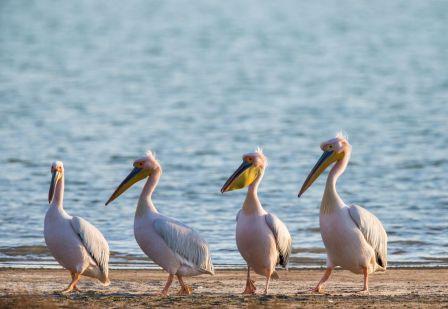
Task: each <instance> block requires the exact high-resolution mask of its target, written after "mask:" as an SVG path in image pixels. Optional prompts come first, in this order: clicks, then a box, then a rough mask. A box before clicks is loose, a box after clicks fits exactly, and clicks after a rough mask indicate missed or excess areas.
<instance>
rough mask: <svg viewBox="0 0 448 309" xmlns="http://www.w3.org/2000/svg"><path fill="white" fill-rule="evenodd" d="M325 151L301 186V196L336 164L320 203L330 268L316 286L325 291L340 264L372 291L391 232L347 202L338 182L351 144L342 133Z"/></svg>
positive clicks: (326, 144) (382, 267)
mask: <svg viewBox="0 0 448 309" xmlns="http://www.w3.org/2000/svg"><path fill="white" fill-rule="evenodd" d="M320 148H321V149H322V150H323V152H324V153H323V154H322V156H321V157H320V159H319V160H318V161H317V163H316V165H315V166H314V167H313V169H312V170H311V172H310V174H309V175H308V177H307V178H306V180H305V182H304V183H303V186H302V188H301V189H300V193H299V197H300V196H302V194H303V193H304V192H305V191H306V190H307V189H308V188H309V187H310V186H311V185H312V183H313V182H314V181H315V180H316V179H317V178H318V177H319V175H320V174H321V173H322V172H323V171H324V170H325V169H326V168H327V167H328V166H329V165H331V164H332V163H334V162H336V164H335V165H334V166H333V168H332V169H331V171H330V173H329V174H328V178H327V183H326V185H325V190H324V195H323V197H322V202H321V206H320V220H319V221H320V233H321V235H322V240H323V242H324V245H325V248H326V250H327V269H326V271H325V273H324V275H323V276H322V279H321V280H320V281H319V283H318V284H317V286H316V287H315V288H314V291H315V292H322V290H323V285H324V283H325V282H326V281H327V280H328V278H329V277H330V275H331V272H332V270H333V269H334V267H336V266H340V267H342V268H343V269H347V270H349V271H351V272H353V273H355V274H363V275H364V287H363V289H362V290H361V292H366V293H368V291H369V282H368V275H369V274H371V273H373V272H375V271H377V270H384V271H385V270H386V267H387V234H386V231H385V230H384V227H383V225H382V224H381V222H380V220H378V218H377V217H375V216H374V215H373V214H371V213H370V212H369V211H367V210H366V209H364V208H362V207H361V206H358V205H350V206H348V205H347V204H345V203H344V201H343V200H342V199H341V198H340V197H339V194H338V193H337V191H336V182H337V180H338V178H339V176H340V175H342V173H343V172H344V171H345V168H346V167H347V164H348V161H349V160H350V154H351V148H352V147H351V145H350V144H349V142H348V140H347V138H346V137H344V136H343V135H342V134H341V133H339V134H337V135H336V137H335V138H333V139H330V140H328V141H326V142H323V143H322V144H321V145H320Z"/></svg>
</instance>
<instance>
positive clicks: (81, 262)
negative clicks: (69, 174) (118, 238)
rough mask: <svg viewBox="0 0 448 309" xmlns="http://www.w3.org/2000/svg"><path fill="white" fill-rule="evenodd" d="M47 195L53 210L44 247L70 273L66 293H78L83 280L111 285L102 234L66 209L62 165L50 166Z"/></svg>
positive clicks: (106, 249) (106, 251)
mask: <svg viewBox="0 0 448 309" xmlns="http://www.w3.org/2000/svg"><path fill="white" fill-rule="evenodd" d="M51 173H52V178H51V184H50V191H49V194H48V202H49V203H50V207H49V208H48V210H47V213H46V215H45V223H44V237H45V243H46V244H47V247H48V249H49V250H50V252H51V254H52V255H53V256H54V258H55V259H56V261H57V262H58V263H59V264H61V265H62V267H64V268H65V269H67V270H68V271H69V272H70V274H71V276H72V282H71V283H70V285H69V286H68V287H67V288H66V289H65V290H64V291H63V292H70V291H72V290H77V291H78V290H79V289H78V287H77V283H78V281H79V280H80V276H81V275H84V276H88V277H92V278H96V279H98V280H99V281H101V282H102V283H103V284H104V285H109V283H110V281H109V275H108V274H109V265H108V264H109V246H108V244H107V241H106V239H105V238H104V236H103V235H102V234H101V232H100V231H99V230H98V229H97V228H95V227H94V226H93V225H91V224H90V223H89V222H87V221H86V220H84V219H83V218H80V217H72V216H70V215H69V214H68V213H67V212H66V211H65V210H64V207H63V199H64V167H63V164H62V162H60V161H58V162H54V163H53V164H52V166H51Z"/></svg>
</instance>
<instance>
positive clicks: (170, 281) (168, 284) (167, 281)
mask: <svg viewBox="0 0 448 309" xmlns="http://www.w3.org/2000/svg"><path fill="white" fill-rule="evenodd" d="M173 278H174V275H171V274H169V276H168V279H167V280H166V284H165V287H164V288H163V290H162V292H160V295H162V296H166V295H168V289H169V288H170V286H171V283H172V282H173Z"/></svg>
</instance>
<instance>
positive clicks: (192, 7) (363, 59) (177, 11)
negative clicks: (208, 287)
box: [0, 0, 448, 267]
mask: <svg viewBox="0 0 448 309" xmlns="http://www.w3.org/2000/svg"><path fill="white" fill-rule="evenodd" d="M447 20H448V3H447V2H445V1H380V2H375V3H374V4H373V3H369V2H368V1H355V0H353V1H338V2H337V3H336V2H334V1H328V2H325V1H324V2H320V1H319V3H314V2H298V1H282V2H280V3H278V2H275V4H274V3H271V2H270V1H245V2H241V1H225V2H223V1H213V2H210V1H194V2H192V1H127V2H122V1H116V2H113V1H87V0H85V1H73V2H68V1H64V2H61V1H46V0H45V1H32V2H30V1H2V2H1V3H0V141H1V142H0V166H1V173H0V210H1V211H0V213H1V214H0V235H1V236H0V237H1V238H0V266H44V267H54V266H55V265H56V264H55V262H54V260H53V258H52V257H51V256H49V255H48V252H47V251H46V249H45V247H44V245H45V243H44V240H43V219H44V215H45V212H46V210H47V208H48V203H47V192H48V188H49V181H50V176H51V175H50V164H51V162H52V161H53V160H63V161H64V164H65V169H66V194H65V208H66V210H67V211H68V212H69V213H71V214H76V215H79V216H82V217H84V218H86V219H88V220H89V221H90V222H92V223H94V224H95V225H96V226H97V227H98V228H99V229H100V230H101V231H102V232H103V233H104V235H105V236H106V238H107V239H108V240H109V242H110V247H111V250H112V266H113V267H150V266H151V264H150V262H149V261H148V260H147V259H146V258H145V256H144V255H143V254H142V252H141V251H140V249H139V247H138V246H137V244H136V242H135V240H134V237H133V216H134V210H135V205H136V199H137V197H138V194H139V193H140V191H139V189H140V187H141V184H140V185H136V186H135V187H134V188H133V189H131V190H129V191H128V192H126V194H124V195H123V196H121V197H120V198H119V199H118V200H117V201H116V202H114V203H113V204H111V205H110V207H104V206H103V205H104V202H105V201H106V199H107V198H108V197H109V196H110V194H111V193H112V191H113V190H114V189H115V187H116V186H117V185H118V184H119V183H120V182H121V180H122V179H123V177H124V176H126V175H127V173H128V172H129V170H130V169H131V167H132V166H131V163H132V161H133V160H134V159H135V158H137V157H140V156H141V155H142V154H143V153H144V152H145V151H146V150H147V149H149V148H151V149H153V150H155V151H156V152H157V155H158V158H159V159H160V161H161V164H162V165H163V168H164V174H163V176H162V178H161V181H160V184H159V186H158V188H157V190H156V192H155V195H154V202H155V204H156V206H157V207H158V208H159V210H160V211H161V212H163V213H165V214H167V215H170V216H175V217H177V218H179V219H181V220H182V221H184V222H185V223H187V224H189V225H191V226H193V227H195V228H196V229H197V230H199V231H200V232H201V233H202V234H203V235H205V237H206V238H207V240H208V241H209V243H210V245H211V249H212V252H213V260H214V262H215V264H217V265H221V267H224V266H227V267H229V266H235V265H236V266H242V265H243V260H242V258H241V257H240V255H239V254H238V252H237V250H236V245H235V240H234V227H235V215H236V213H237V211H238V209H239V208H240V207H241V204H242V200H243V198H244V194H245V192H244V191H243V190H242V191H240V192H231V193H228V194H225V195H224V196H222V195H221V194H220V193H219V189H220V188H221V186H222V184H223V183H224V182H225V180H226V179H227V177H228V176H229V175H230V174H231V173H232V172H233V171H234V169H236V168H237V167H238V165H239V164H240V160H241V155H242V154H243V153H245V152H249V151H252V150H253V149H254V148H255V147H256V146H257V145H260V146H262V147H263V148H264V152H265V154H266V155H267V157H268V159H269V167H268V169H267V171H266V175H265V178H264V180H263V182H262V185H261V187H260V198H261V201H262V203H263V205H264V207H265V208H266V209H267V210H269V211H272V212H274V213H276V214H277V215H278V216H279V217H280V218H281V219H282V220H284V221H285V222H286V224H287V225H288V227H289V230H290V231H291V234H292V235H293V245H294V254H293V259H292V266H293V267H304V266H321V265H324V259H325V253H324V252H325V251H324V250H323V244H322V240H321V237H320V234H319V223H318V214H319V203H320V197H321V195H322V192H323V185H324V182H325V177H326V174H325V175H324V176H323V177H321V178H320V179H319V180H318V181H317V182H316V183H315V184H314V185H313V186H312V187H311V188H310V189H309V190H308V191H307V192H306V194H305V195H304V196H303V197H302V198H301V199H300V200H299V199H297V192H298V189H299V187H300V186H301V185H302V182H303V181H304V179H305V177H306V175H307V174H308V172H309V170H310V169H311V167H312V166H313V165H314V163H315V162H316V160H317V159H318V157H319V156H320V154H321V151H320V149H319V144H320V142H322V141H323V140H326V139H328V138H331V137H332V136H333V135H334V133H335V132H336V131H338V130H339V129H344V130H345V131H346V132H347V133H348V134H349V138H350V142H351V144H352V145H353V154H352V160H351V162H350V165H349V167H348V169H347V171H346V173H345V174H344V175H343V177H342V178H341V179H340V181H339V183H338V190H339V192H340V194H341V196H342V197H343V199H344V200H345V201H346V202H347V203H357V204H360V205H363V206H364V207H366V208H367V209H369V210H370V211H372V212H373V213H374V214H376V215H377V216H378V217H379V218H380V219H381V220H382V222H383V223H384V226H385V228H386V230H387V231H388V233H389V239H390V242H389V259H390V261H391V265H405V266H406V265H424V266H431V265H432V266H434V265H445V266H446V265H448V238H447V230H448V193H447V191H446V189H447V185H448V182H447V176H446V175H447V174H448V159H447V155H446V149H447V145H448V135H447V131H448V122H447V116H448V58H447V55H448V36H446V32H447V30H448V29H447V23H446V21H447Z"/></svg>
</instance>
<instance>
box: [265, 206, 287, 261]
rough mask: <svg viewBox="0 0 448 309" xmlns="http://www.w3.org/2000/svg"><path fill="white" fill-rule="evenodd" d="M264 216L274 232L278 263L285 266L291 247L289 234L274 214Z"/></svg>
mask: <svg viewBox="0 0 448 309" xmlns="http://www.w3.org/2000/svg"><path fill="white" fill-rule="evenodd" d="M265 218H266V223H267V224H268V226H269V228H270V229H271V231H272V233H273V234H274V237H275V242H276V244H277V250H278V253H279V261H278V264H280V265H282V266H283V267H286V265H287V264H288V260H289V256H290V255H291V249H292V248H291V247H292V239H291V235H290V234H289V231H288V228H287V227H286V225H285V224H284V223H283V222H282V221H281V220H280V219H279V218H277V216H276V215H274V214H271V213H268V214H267V215H266V217H265Z"/></svg>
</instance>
